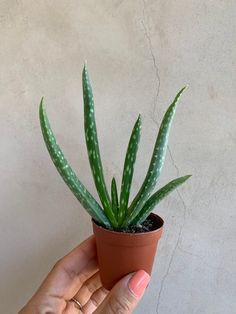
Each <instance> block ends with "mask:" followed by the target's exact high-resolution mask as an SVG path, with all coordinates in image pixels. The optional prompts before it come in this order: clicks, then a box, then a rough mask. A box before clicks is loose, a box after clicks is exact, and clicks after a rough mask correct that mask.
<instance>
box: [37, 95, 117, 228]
mask: <svg viewBox="0 0 236 314" xmlns="http://www.w3.org/2000/svg"><path fill="white" fill-rule="evenodd" d="M39 117H40V125H41V130H42V134H43V138H44V141H45V144H46V147H47V149H48V152H49V155H50V156H51V159H52V161H53V163H54V165H55V166H56V168H57V170H58V172H59V173H60V175H61V177H62V178H63V180H64V181H65V183H66V184H67V185H68V187H69V188H70V190H71V191H72V192H73V194H74V195H75V197H76V198H77V199H78V200H79V202H80V203H81V204H82V206H83V207H84V208H85V209H86V210H87V212H88V213H89V214H90V216H92V217H93V218H94V219H95V220H96V221H97V222H99V223H101V224H102V225H104V226H106V227H108V228H109V227H111V224H110V222H109V220H108V219H107V217H106V216H105V214H104V212H103V210H102V208H101V207H100V205H99V204H98V203H97V201H96V200H95V199H94V198H93V197H92V195H91V194H90V193H89V192H88V191H87V189H86V188H85V186H84V185H83V184H82V183H81V182H80V180H79V179H78V177H77V176H76V174H75V173H74V171H73V169H72V168H71V167H70V165H69V163H68V162H67V160H66V159H65V157H64V154H63V152H62V150H61V149H60V147H59V145H58V144H57V142H56V138H55V136H54V134H53V132H52V129H51V126H50V123H49V120H48V117H47V113H46V110H45V108H44V105H43V98H42V100H41V102H40V106H39Z"/></svg>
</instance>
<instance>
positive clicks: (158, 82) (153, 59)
mask: <svg viewBox="0 0 236 314" xmlns="http://www.w3.org/2000/svg"><path fill="white" fill-rule="evenodd" d="M142 1H143V19H142V20H141V23H142V25H143V29H144V34H145V37H146V38H147V41H148V47H149V52H150V54H151V57H152V62H153V66H154V69H155V76H156V95H155V100H154V105H153V110H152V113H151V119H152V121H153V122H154V123H155V124H158V122H157V121H156V120H155V112H156V106H157V100H158V96H159V92H160V87H161V79H160V75H159V69H158V66H157V62H156V57H155V54H154V52H153V46H152V40H151V37H150V34H149V27H148V26H147V22H146V2H145V0H142Z"/></svg>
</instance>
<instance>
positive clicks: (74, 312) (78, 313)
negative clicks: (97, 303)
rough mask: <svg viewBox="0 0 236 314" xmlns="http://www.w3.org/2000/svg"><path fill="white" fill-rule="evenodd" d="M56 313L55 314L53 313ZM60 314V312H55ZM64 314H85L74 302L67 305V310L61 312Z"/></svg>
mask: <svg viewBox="0 0 236 314" xmlns="http://www.w3.org/2000/svg"><path fill="white" fill-rule="evenodd" d="M53 313H54V312H53ZM55 313H58V312H55ZM59 313H63V314H84V313H83V312H82V310H81V309H80V308H78V306H77V305H76V304H75V303H74V302H73V301H69V302H68V303H67V305H66V308H65V309H64V310H63V312H59Z"/></svg>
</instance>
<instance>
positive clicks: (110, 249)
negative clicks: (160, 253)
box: [92, 213, 164, 290]
mask: <svg viewBox="0 0 236 314" xmlns="http://www.w3.org/2000/svg"><path fill="white" fill-rule="evenodd" d="M149 218H151V220H152V222H153V225H154V228H153V230H152V231H148V232H139V233H125V232H117V231H111V230H108V229H105V228H103V227H101V226H99V225H98V224H96V222H95V221H93V220H92V222H93V232H94V235H95V238H96V245H97V255H98V264H99V268H100V276H101V281H102V284H103V286H104V287H105V288H106V289H108V290H110V289H111V288H112V287H113V286H114V285H115V284H116V282H117V281H119V280H120V279H121V278H122V277H123V276H125V275H127V274H129V273H132V272H135V271H138V270H140V269H143V270H145V271H146V272H147V273H149V274H150V275H151V271H152V266H153V262H154V257H155V254H156V250H157V244H158V240H159V239H160V237H161V234H162V231H163V224H164V221H163V219H162V218H161V217H159V216H157V215H156V214H153V213H152V214H150V216H149Z"/></svg>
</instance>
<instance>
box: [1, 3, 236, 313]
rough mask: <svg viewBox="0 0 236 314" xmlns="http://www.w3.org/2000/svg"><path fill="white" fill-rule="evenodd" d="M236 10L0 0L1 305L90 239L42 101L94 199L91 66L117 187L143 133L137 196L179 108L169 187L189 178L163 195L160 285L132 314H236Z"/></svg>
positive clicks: (19, 300)
mask: <svg viewBox="0 0 236 314" xmlns="http://www.w3.org/2000/svg"><path fill="white" fill-rule="evenodd" d="M235 38H236V5H235V1H233V0H225V1H220V0H217V1H210V0H209V1H202V0H201V1H194V0H190V1H189V0H182V1H181V0H180V1H174V0H168V1H156V0H143V1H138V0H137V1H134V0H127V1H118V0H114V1H108V0H87V1H85V0H84V1H78V0H77V1H76V0H69V1H62V0H57V1H49V0H45V1H30V0H14V1H13V0H1V1H0V39H1V48H0V77H1V80H0V82H1V84H0V106H1V111H0V112H1V115H0V120H1V121H0V134H1V154H0V169H1V187H0V202H1V207H0V211H1V213H0V225H1V227H0V239H1V241H0V252H1V254H0V278H1V281H0V282H1V290H0V298H1V302H0V309H1V313H15V312H16V311H17V309H19V308H20V307H21V306H22V305H23V304H24V302H25V301H26V300H27V299H28V298H29V297H30V296H31V295H32V293H33V292H34V291H35V289H36V287H37V286H38V285H39V283H40V282H41V280H42V279H43V277H44V276H45V274H46V273H47V272H48V270H49V269H50V268H51V266H52V265H53V264H54V262H55V261H56V260H57V259H58V258H59V257H61V256H63V255H64V254H65V253H66V252H68V251H69V250H70V249H72V248H73V247H74V246H75V245H77V244H78V243H79V242H80V241H82V240H83V239H84V238H85V237H87V236H88V235H89V234H90V233H91V226H90V219H89V217H88V215H87V214H86V213H85V212H84V210H83V209H82V208H81V206H80V204H79V203H78V202H77V201H76V199H75V198H74V197H73V195H72V194H71V193H70V191H69V190H68V189H67V187H66V186H65V185H64V183H63V181H62V180H61V178H60V177H59V175H58V174H57V172H56V170H55V169H54V166H53V165H52V163H51V161H50V159H49V156H48V153H47V151H46V149H45V146H44V143H43V141H42V136H41V133H40V128H39V121H38V104H39V100H40V98H41V96H42V95H44V96H45V102H46V105H47V110H48V115H49V117H50V120H51V122H52V126H53V129H54V131H55V133H56V135H57V138H58V141H59V143H60V145H61V146H62V148H63V150H64V152H65V154H66V156H67V157H68V159H69V160H70V162H71V164H72V165H73V166H74V167H75V168H76V169H78V172H79V176H80V178H81V179H82V180H83V182H84V183H85V184H86V185H87V187H88V188H89V189H90V191H92V192H93V193H95V189H94V185H93V182H92V179H91V175H90V169H89V165H88V161H87V156H86V148H85V142H84V135H83V112H82V89H81V71H82V66H83V62H84V60H85V59H87V60H88V65H89V70H90V75H91V78H92V81H93V87H94V94H95V101H96V116H97V127H98V132H99V138H100V145H101V152H102V158H103V161H104V168H105V175H106V178H107V180H108V181H110V180H111V177H112V175H113V174H114V175H115V176H116V177H117V179H118V181H119V182H120V176H121V170H122V164H123V158H124V154H125V150H126V145H127V141H128V136H129V133H130V130H131V128H132V125H133V123H134V121H135V119H136V117H137V115H138V113H141V114H142V116H143V133H142V140H141V144H140V151H139V156H138V160H137V166H136V173H135V178H134V186H133V191H132V193H133V194H134V192H135V191H136V190H137V189H138V187H139V186H140V184H141V181H142V180H143V177H144V175H145V172H146V169H147V166H148V163H149V158H150V154H151V151H152V148H153V143H154V140H155V136H156V133H157V129H158V126H159V123H160V119H161V117H162V114H163V113H164V111H165V109H166V108H167V105H168V104H169V103H170V101H171V100H172V99H173V97H174V95H175V93H176V92H177V90H178V89H180V88H181V87H182V86H184V85H185V84H189V89H188V91H187V92H186V93H185V95H184V96H183V97H182V100H181V102H180V104H179V107H178V110H177V114H176V116H175V121H174V124H173V129H172V133H171V137H170V142H169V151H168V154H167V157H166V162H165V166H164V169H163V173H162V178H161V181H160V184H163V183H165V182H167V181H168V180H170V179H172V178H175V177H176V176H178V175H185V174H189V173H191V174H193V177H192V179H191V180H190V181H189V182H188V183H187V184H185V185H184V186H183V187H181V188H179V190H178V191H177V192H175V193H173V194H172V195H171V196H170V197H169V198H168V199H166V200H165V201H163V202H162V203H161V204H160V205H159V206H158V207H157V208H156V212H157V213H159V214H160V215H161V216H162V217H163V218H164V219H165V222H166V223H165V234H164V236H163V238H162V240H161V242H160V246H159V250H158V257H157V259H156V263H155V267H154V271H153V277H152V282H151V284H150V286H149V288H148V291H147V293H146V295H145V298H144V299H143V301H142V303H141V304H140V306H139V308H138V309H137V310H136V313H139V314H141V313H147V314H153V313H158V314H172V313H173V314H222V313H224V314H230V313H233V312H236V303H235V302H236V301H235V300H236V298H235V287H236V273H235V269H236V265H235V258H236V256H235V255H236V254H235V247H236V246H235V244H236V243H235V239H236V228H235V206H236V193H235V189H236V167H235V160H236V122H235V121H236V105H235V99H236V83H235V82H236V77H235V60H236V59H235V56H236V47H235Z"/></svg>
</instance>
